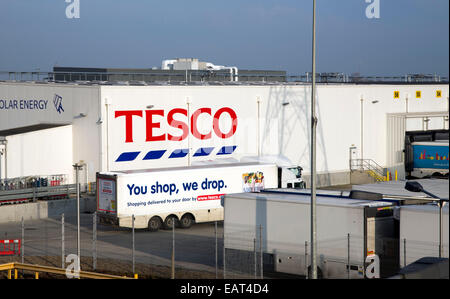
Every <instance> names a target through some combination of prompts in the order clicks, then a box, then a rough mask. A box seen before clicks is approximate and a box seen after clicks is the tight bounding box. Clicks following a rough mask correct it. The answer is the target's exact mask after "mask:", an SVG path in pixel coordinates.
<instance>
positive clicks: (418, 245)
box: [400, 239, 449, 267]
mask: <svg viewBox="0 0 450 299" xmlns="http://www.w3.org/2000/svg"><path fill="white" fill-rule="evenodd" d="M448 253H449V252H448V244H445V243H444V244H443V246H442V257H446V258H448ZM425 256H427V257H428V256H431V257H439V243H438V242H423V241H417V240H407V239H401V240H400V266H401V267H405V266H407V265H409V264H411V263H414V262H415V261H417V260H418V259H420V258H422V257H425Z"/></svg>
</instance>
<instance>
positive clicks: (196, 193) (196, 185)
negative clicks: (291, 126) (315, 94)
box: [97, 163, 301, 231]
mask: <svg viewBox="0 0 450 299" xmlns="http://www.w3.org/2000/svg"><path fill="white" fill-rule="evenodd" d="M292 169H294V170H296V173H298V171H299V170H298V168H296V167H290V168H289V169H288V168H284V167H278V166H277V165H276V164H267V163H266V164H264V163H229V164H221V165H219V164H214V165H201V166H190V167H178V168H164V169H151V170H142V171H120V172H119V171H118V172H105V173H97V211H98V213H99V215H100V218H101V220H102V221H105V222H111V223H115V224H118V225H119V226H121V227H132V217H133V215H134V218H135V219H134V227H135V228H148V229H149V230H151V231H156V230H158V229H159V228H161V227H163V228H165V229H170V228H171V227H172V226H173V224H174V221H175V224H177V225H179V226H180V227H182V228H188V227H190V226H191V225H192V224H193V223H194V222H196V223H200V222H208V221H219V220H223V207H222V206H221V204H220V200H221V197H222V196H223V195H225V194H230V193H240V192H258V191H261V190H263V189H264V188H276V187H287V185H288V184H290V185H291V186H294V185H296V184H297V183H298V182H301V178H299V177H298V176H296V175H295V173H293V172H292Z"/></svg>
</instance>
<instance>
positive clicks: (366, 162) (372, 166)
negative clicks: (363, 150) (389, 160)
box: [350, 159, 385, 181]
mask: <svg viewBox="0 0 450 299" xmlns="http://www.w3.org/2000/svg"><path fill="white" fill-rule="evenodd" d="M355 170H360V171H366V172H367V173H368V174H369V175H370V176H371V177H373V178H374V179H375V180H377V181H384V178H385V170H384V168H383V167H381V166H380V165H379V164H378V163H377V162H375V161H374V160H372V159H351V160H350V171H355Z"/></svg>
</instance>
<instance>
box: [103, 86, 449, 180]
mask: <svg viewBox="0 0 450 299" xmlns="http://www.w3.org/2000/svg"><path fill="white" fill-rule="evenodd" d="M418 90H420V91H421V98H420V99H416V98H411V97H412V95H415V92H416V91H418ZM436 90H441V91H442V97H441V98H436ZM394 91H399V92H400V97H399V98H398V99H395V98H394ZM406 94H409V99H408V107H407V106H406ZM447 96H448V86H447V85H442V84H441V85H376V84H373V85H350V84H329V85H326V84H319V85H318V86H317V109H316V110H317V116H318V119H319V123H318V129H317V169H318V172H319V173H320V172H321V173H329V172H346V171H348V170H349V169H348V155H349V147H350V146H352V145H355V146H357V148H358V151H359V153H360V155H361V154H363V157H364V158H370V159H373V160H375V161H376V162H377V163H378V164H380V165H382V166H387V165H386V161H387V136H386V130H387V114H388V113H404V112H406V111H409V112H436V111H439V112H442V111H447V109H448V108H447V103H448V100H447ZM361 98H362V99H363V101H362V102H361ZM101 100H102V114H103V115H106V113H107V111H106V105H105V104H106V103H107V104H108V114H109V117H108V119H107V120H108V121H107V123H108V124H109V125H108V126H106V125H105V122H104V123H103V124H102V130H103V131H102V135H103V136H104V138H103V142H102V152H104V153H105V154H104V155H103V156H102V157H103V163H102V164H103V165H107V164H108V163H109V164H108V165H109V168H106V167H104V168H103V169H102V171H106V170H126V169H146V168H154V167H168V166H181V165H189V163H192V162H194V161H198V160H208V159H213V158H217V156H214V152H213V154H212V155H209V156H208V157H192V153H193V152H195V150H196V149H197V148H199V147H202V146H209V147H215V148H216V149H217V148H218V147H220V146H222V145H224V144H225V145H230V144H238V145H239V146H238V148H237V149H236V151H235V152H234V153H233V154H232V155H229V157H234V158H236V159H239V158H240V157H242V156H245V155H256V154H258V152H259V153H260V154H264V155H265V154H268V155H278V154H281V155H285V156H287V157H288V158H289V159H291V161H292V162H293V163H295V164H298V165H301V166H302V167H303V168H304V170H305V174H308V173H309V171H310V160H309V155H310V152H309V150H310V110H311V107H310V85H261V86H249V85H241V86H136V87H135V86H133V87H131V86H126V87H123V86H102V87H101ZM361 106H362V108H363V110H362V115H363V118H362V123H361ZM147 107H151V108H147ZM201 107H209V108H211V109H212V114H214V112H215V111H217V110H218V109H220V108H221V107H231V108H233V109H234V110H235V111H236V114H237V118H238V128H237V131H236V134H235V135H233V136H232V137H231V138H229V139H227V140H221V139H219V138H215V136H214V134H213V136H212V138H210V139H208V140H198V139H196V138H193V137H192V136H191V135H192V134H189V135H188V138H187V139H185V140H183V141H178V142H174V141H167V140H166V141H152V142H147V141H145V139H146V117H145V110H163V111H164V116H162V117H161V116H154V119H153V120H154V123H155V124H156V125H157V126H159V127H154V128H153V132H154V135H161V134H165V133H168V132H171V133H172V134H174V135H177V134H179V133H180V132H181V131H180V129H174V128H171V127H169V126H168V125H167V119H166V118H167V114H168V111H170V110H171V109H173V108H183V109H186V110H187V109H189V111H190V112H189V113H190V114H189V115H192V113H193V112H194V111H195V110H196V109H198V108H201ZM123 110H137V111H142V115H143V116H142V117H140V116H134V117H133V118H132V124H133V142H129V143H127V142H125V117H115V115H114V113H115V111H123ZM178 119H179V120H183V121H185V122H187V119H188V118H187V117H186V116H184V115H178ZM258 120H259V121H258ZM221 121H222V120H221ZM211 122H212V117H211V116H210V115H207V114H204V115H203V118H199V120H198V124H199V127H200V129H199V130H200V131H201V132H203V133H207V132H211ZM221 124H222V126H223V127H222V128H223V131H227V130H229V128H230V127H231V120H230V119H229V117H228V119H227V117H225V119H223V122H221ZM107 127H108V129H107ZM107 131H108V132H109V134H106V132H107ZM361 133H362V134H361ZM106 136H108V138H106ZM361 136H362V138H361ZM361 139H362V140H361ZM258 143H259V144H260V146H259V147H258V146H257V144H258ZM188 147H189V148H190V149H191V152H190V153H191V154H190V155H187V156H186V157H184V158H180V159H176V160H175V159H168V158H167V156H168V154H167V153H166V154H165V155H164V156H163V157H162V158H161V159H159V160H152V161H150V160H147V161H144V160H143V159H142V158H143V157H144V155H145V153H147V152H148V151H150V150H167V152H168V153H169V152H171V151H173V150H174V149H176V148H188ZM123 152H139V156H138V157H137V158H136V159H135V160H133V161H130V162H116V159H117V157H118V156H119V155H120V154H121V153H123ZM108 157H109V162H108V163H107V160H108Z"/></svg>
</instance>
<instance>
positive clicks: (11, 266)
mask: <svg viewBox="0 0 450 299" xmlns="http://www.w3.org/2000/svg"><path fill="white" fill-rule="evenodd" d="M18 270H26V271H32V272H34V273H35V278H36V279H38V278H39V273H40V272H45V273H52V274H60V275H67V272H66V269H63V268H58V267H50V266H41V265H31V264H23V263H7V264H2V265H0V271H8V279H12V278H13V275H12V273H13V271H14V279H17V278H18V276H19V275H18ZM77 274H78V276H79V277H80V278H90V279H133V278H131V277H126V276H117V275H110V274H103V273H95V272H87V271H79V272H78V273H77ZM136 278H137V276H135V277H134V279H136Z"/></svg>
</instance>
